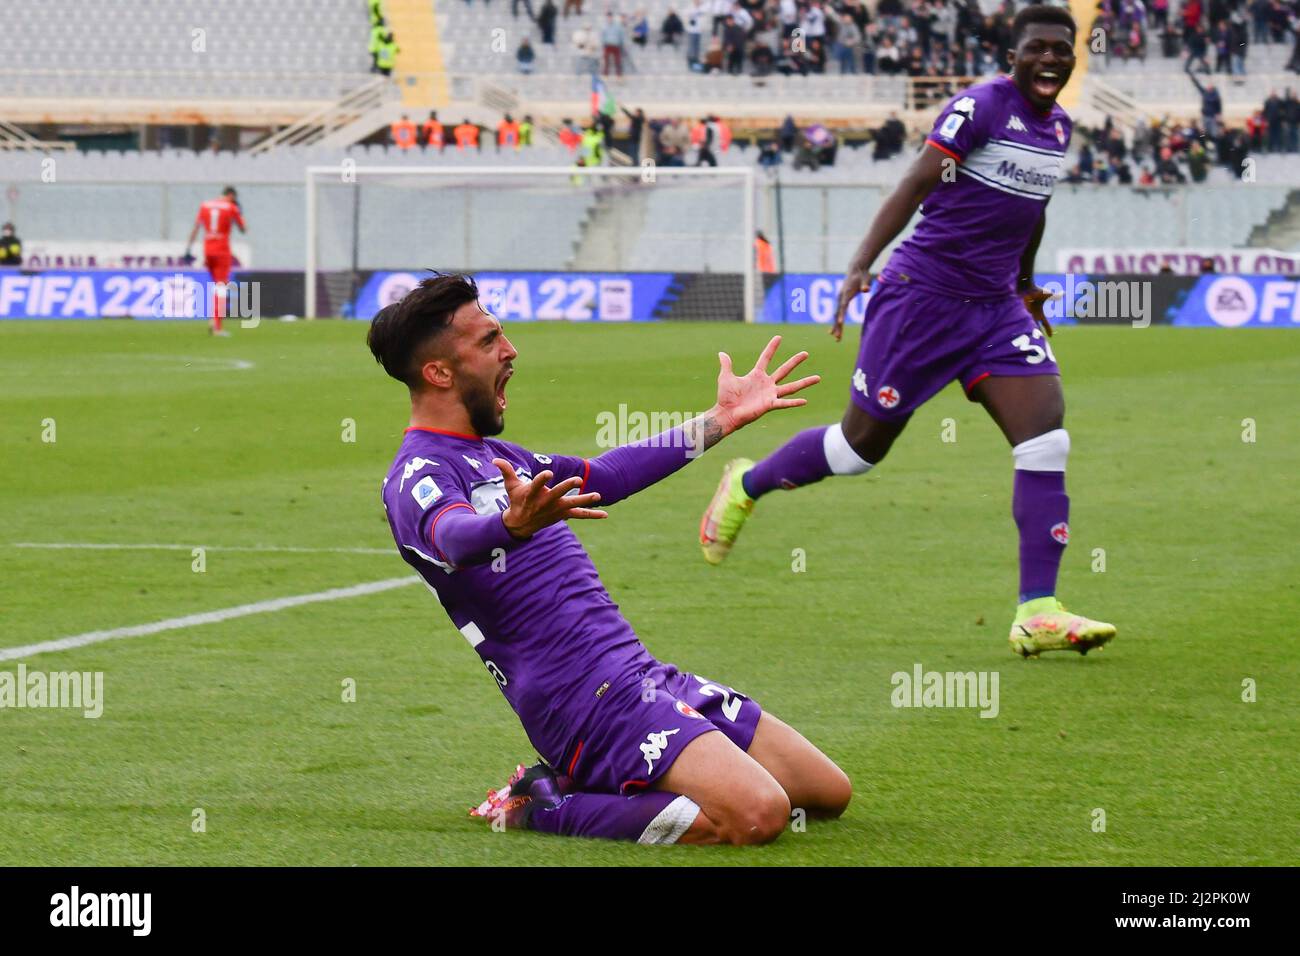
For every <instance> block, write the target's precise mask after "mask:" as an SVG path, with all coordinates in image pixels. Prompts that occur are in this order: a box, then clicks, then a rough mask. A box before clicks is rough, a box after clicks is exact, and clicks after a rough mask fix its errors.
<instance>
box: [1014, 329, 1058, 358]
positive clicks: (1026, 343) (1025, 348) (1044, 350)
mask: <svg viewBox="0 0 1300 956" xmlns="http://www.w3.org/2000/svg"><path fill="white" fill-rule="evenodd" d="M1041 338H1043V331H1042V329H1034V339H1041ZM1011 344H1012V345H1014V346H1015V347H1016V348H1018V349H1020V351H1022V352H1027V353H1028V354H1027V355H1026V356H1025V361H1026V362H1028V363H1029V364H1030V365H1038V364H1039V363H1040V362H1042V361H1043V359H1051V360H1052V361H1053V362H1055V361H1056V356H1055V355H1053V354H1052V347H1051V346H1050V345H1048V344H1047V340H1046V339H1044V340H1043V344H1042V345H1037V344H1035V343H1034V340H1033V339H1031V338H1030V337H1029V336H1028V335H1027V334H1026V335H1021V336H1019V337H1017V338H1014V339H1012V340H1011Z"/></svg>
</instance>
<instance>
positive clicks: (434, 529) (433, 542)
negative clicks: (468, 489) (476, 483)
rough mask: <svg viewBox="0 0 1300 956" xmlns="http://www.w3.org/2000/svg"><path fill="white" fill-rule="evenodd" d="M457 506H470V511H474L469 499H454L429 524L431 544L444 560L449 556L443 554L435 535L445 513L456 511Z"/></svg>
mask: <svg viewBox="0 0 1300 956" xmlns="http://www.w3.org/2000/svg"><path fill="white" fill-rule="evenodd" d="M457 508H468V509H469V510H470V511H474V506H473V505H472V504H470V503H469V502H468V501H453V502H452V503H451V504H449V505H447V507H445V508H443V509H442V510H441V511H439V512H438V513H437V514H436V515H434V516H433V523H432V524H431V525H429V544H431V545H433V550H434V551H435V552H437V553H438V555H439V557H441V558H442V559H443V560H444V561H445V560H447V556H446V555H445V554H443V553H442V549H441V548H439V547H438V542H437V541H436V540H435V539H434V535H435V534H436V533H437V531H438V522H439V521H440V520H442V516H443V515H445V514H446V513H447V512H448V511H455V510H456V509H457ZM474 513H475V514H478V512H477V511H474Z"/></svg>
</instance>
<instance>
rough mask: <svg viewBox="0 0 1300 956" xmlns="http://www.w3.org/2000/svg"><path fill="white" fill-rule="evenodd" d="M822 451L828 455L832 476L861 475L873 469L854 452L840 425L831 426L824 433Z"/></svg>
mask: <svg viewBox="0 0 1300 956" xmlns="http://www.w3.org/2000/svg"><path fill="white" fill-rule="evenodd" d="M822 451H823V452H825V453H826V464H827V465H829V466H830V469H831V474H832V475H861V474H863V473H864V472H868V471H870V470H871V469H872V467H873V466H872V464H871V462H869V461H863V460H862V457H861V456H860V455H859V454H858V453H857V452H856V451H854V450H853V446H852V445H850V444H849V440H848V439H847V438H845V437H844V429H843V428H841V427H840V426H839V425H831V426H830V427H828V428H827V429H826V431H825V432H823V433H822Z"/></svg>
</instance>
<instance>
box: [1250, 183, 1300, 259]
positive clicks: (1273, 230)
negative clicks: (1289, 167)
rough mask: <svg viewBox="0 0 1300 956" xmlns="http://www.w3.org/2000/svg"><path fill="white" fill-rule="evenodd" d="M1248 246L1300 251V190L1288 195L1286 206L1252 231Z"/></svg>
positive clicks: (1271, 213)
mask: <svg viewBox="0 0 1300 956" xmlns="http://www.w3.org/2000/svg"><path fill="white" fill-rule="evenodd" d="M1246 244H1247V245H1249V246H1253V247H1255V248H1260V249H1286V250H1290V249H1300V189H1293V190H1291V191H1290V192H1289V193H1287V197H1286V203H1285V205H1283V206H1282V207H1281V208H1279V209H1274V210H1273V211H1272V212H1270V213H1269V214H1268V219H1266V220H1265V221H1264V222H1262V223H1260V224H1259V225H1258V226H1256V227H1255V228H1254V229H1252V230H1251V231H1250V239H1249V240H1247V243H1246Z"/></svg>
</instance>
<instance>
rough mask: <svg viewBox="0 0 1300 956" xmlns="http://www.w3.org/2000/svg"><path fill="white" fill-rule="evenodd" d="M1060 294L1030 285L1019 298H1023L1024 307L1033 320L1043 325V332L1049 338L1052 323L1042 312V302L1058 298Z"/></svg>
mask: <svg viewBox="0 0 1300 956" xmlns="http://www.w3.org/2000/svg"><path fill="white" fill-rule="evenodd" d="M1060 297H1061V294H1060V293H1059V292H1057V293H1051V292H1048V291H1047V290H1046V289H1040V288H1039V287H1038V286H1034V287H1032V288H1031V289H1030V290H1029V291H1028V292H1025V293H1023V294H1022V295H1021V296H1020V298H1021V299H1023V300H1024V303H1025V308H1026V309H1028V310H1029V314H1030V315H1031V316H1033V319H1034V321H1035V322H1037V323H1038V324H1039V325H1041V326H1042V327H1043V332H1044V333H1046V335H1047V337H1048V338H1049V339H1050V338H1051V337H1052V323H1051V322H1048V321H1047V316H1046V315H1044V314H1043V304H1044V303H1046V302H1050V301H1052V300H1053V299H1059V298H1060Z"/></svg>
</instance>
